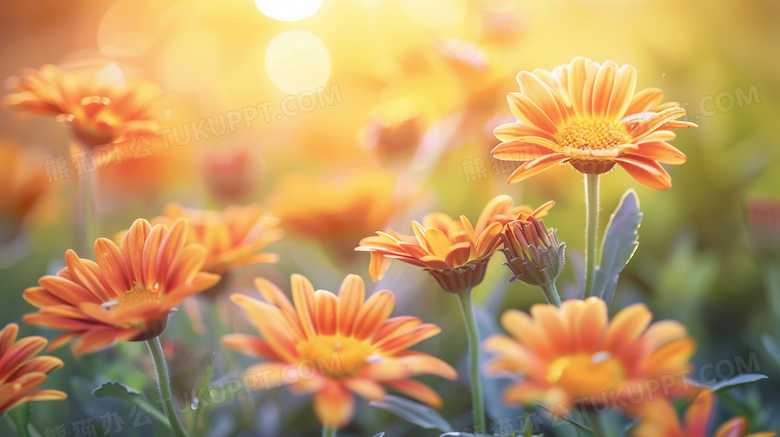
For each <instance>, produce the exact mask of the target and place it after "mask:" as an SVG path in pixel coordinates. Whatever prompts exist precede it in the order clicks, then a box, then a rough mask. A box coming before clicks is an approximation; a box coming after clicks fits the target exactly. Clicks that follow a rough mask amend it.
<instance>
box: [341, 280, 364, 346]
mask: <svg viewBox="0 0 780 437" xmlns="http://www.w3.org/2000/svg"><path fill="white" fill-rule="evenodd" d="M365 300H366V285H365V284H364V283H363V278H361V277H360V276H358V275H347V277H345V278H344V281H343V282H342V283H341V288H339V305H338V330H339V332H340V333H341V334H343V335H350V334H352V332H353V327H354V325H355V320H356V319H357V315H358V313H359V312H360V309H361V308H362V307H363V302H365Z"/></svg>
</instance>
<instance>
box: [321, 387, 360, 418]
mask: <svg viewBox="0 0 780 437" xmlns="http://www.w3.org/2000/svg"><path fill="white" fill-rule="evenodd" d="M314 413H315V414H316V415H317V419H319V421H320V422H321V423H322V424H323V425H325V426H334V427H336V428H342V427H344V426H345V425H347V424H348V423H349V421H350V420H352V416H353V415H354V414H355V398H354V397H353V396H352V393H350V391H349V390H347V389H346V388H345V387H343V386H342V385H341V384H339V383H337V382H329V383H328V384H327V385H325V387H323V388H322V389H321V390H320V391H318V392H317V393H316V394H315V395H314Z"/></svg>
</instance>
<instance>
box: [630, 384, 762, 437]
mask: <svg viewBox="0 0 780 437" xmlns="http://www.w3.org/2000/svg"><path fill="white" fill-rule="evenodd" d="M714 407H715V400H714V396H713V394H712V391H710V390H703V391H702V392H701V393H699V395H698V396H696V399H694V401H693V402H692V403H691V404H690V405H689V406H688V410H687V411H686V412H685V426H682V425H681V424H680V421H679V420H678V419H677V413H676V412H675V411H674V408H673V407H672V405H671V404H669V402H668V401H666V400H665V399H658V400H656V401H653V402H651V403H650V404H649V405H648V406H647V407H646V408H645V409H644V415H643V417H642V421H641V422H640V424H639V425H638V427H637V429H636V431H635V432H634V434H633V435H634V437H708V436H709V435H710V434H709V433H708V432H707V431H708V430H709V428H710V419H711V418H712V411H713V408H714ZM747 425H748V424H747V420H746V419H745V418H744V417H735V418H733V419H731V420H729V421H727V422H726V423H724V424H723V425H721V426H720V427H718V429H717V430H716V431H715V434H714V435H713V436H714V437H772V436H774V435H777V433H776V432H774V431H771V432H759V433H755V434H750V435H749V436H748V435H747V430H748V426H747Z"/></svg>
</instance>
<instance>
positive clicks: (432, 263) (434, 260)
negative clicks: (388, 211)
mask: <svg viewBox="0 0 780 437" xmlns="http://www.w3.org/2000/svg"><path fill="white" fill-rule="evenodd" d="M553 205H554V202H552V201H550V202H547V203H545V204H544V205H542V206H540V207H539V208H537V209H536V210H533V209H532V208H531V207H529V206H527V205H521V206H515V207H513V206H512V198H511V197H509V196H507V195H501V196H498V197H496V198H494V199H493V200H491V201H490V202H489V203H488V204H487V205H486V206H485V209H484V210H483V211H482V214H480V216H479V219H478V220H477V224H476V226H472V225H471V222H470V221H469V219H468V218H466V217H465V216H460V217H459V218H458V219H453V218H452V217H450V216H449V215H447V214H444V213H440V212H435V213H430V214H428V215H426V216H425V217H423V220H422V223H419V222H416V221H414V222H412V228H413V230H414V235H413V236H412V235H403V234H399V233H397V232H394V231H387V232H381V231H380V232H377V235H376V236H372V237H366V238H363V239H362V240H360V246H359V247H358V248H356V249H355V250H358V251H364V252H371V265H370V268H369V270H370V273H371V278H372V279H374V280H375V281H377V280H379V279H381V278H382V276H384V274H385V272H386V271H387V268H388V267H389V266H390V261H391V260H393V259H398V260H401V261H403V262H405V263H408V264H412V265H416V266H419V267H423V268H424V269H426V270H428V271H429V272H430V273H431V274H432V275H433V276H434V278H435V279H436V280H437V281H438V282H439V285H441V286H442V288H443V289H444V290H445V291H450V292H461V291H464V290H465V289H470V288H472V287H473V286H475V285H477V284H479V283H480V282H482V279H483V277H484V275H485V266H486V264H487V261H488V259H489V258H490V256H491V255H493V253H494V252H495V251H496V249H498V246H499V245H500V244H501V239H500V237H499V234H500V233H501V229H502V228H503V227H504V225H505V224H506V223H507V222H509V221H512V220H514V219H516V218H517V217H518V216H519V215H521V214H523V215H525V216H534V217H543V216H544V215H546V214H547V211H548V210H549V209H550V208H551V207H552V206H553Z"/></svg>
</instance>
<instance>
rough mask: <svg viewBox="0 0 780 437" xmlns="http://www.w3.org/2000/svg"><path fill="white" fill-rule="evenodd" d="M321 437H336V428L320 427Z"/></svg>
mask: <svg viewBox="0 0 780 437" xmlns="http://www.w3.org/2000/svg"><path fill="white" fill-rule="evenodd" d="M322 437H336V427H335V426H323V427H322Z"/></svg>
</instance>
